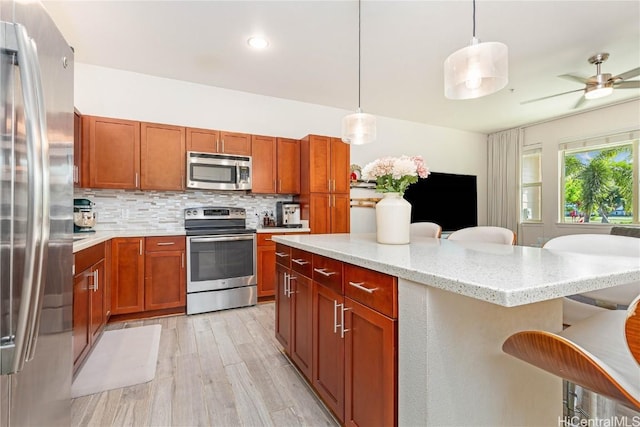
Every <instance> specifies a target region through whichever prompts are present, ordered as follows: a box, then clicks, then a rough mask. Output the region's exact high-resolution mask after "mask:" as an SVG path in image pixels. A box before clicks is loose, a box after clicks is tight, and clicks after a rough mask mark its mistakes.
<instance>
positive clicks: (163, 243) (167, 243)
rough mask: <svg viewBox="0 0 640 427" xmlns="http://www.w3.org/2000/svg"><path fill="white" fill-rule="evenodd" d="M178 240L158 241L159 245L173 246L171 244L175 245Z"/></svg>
mask: <svg viewBox="0 0 640 427" xmlns="http://www.w3.org/2000/svg"><path fill="white" fill-rule="evenodd" d="M175 244H176V242H158V243H157V245H158V246H171V245H175Z"/></svg>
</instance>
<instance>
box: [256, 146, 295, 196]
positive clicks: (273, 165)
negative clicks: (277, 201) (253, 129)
mask: <svg viewBox="0 0 640 427" xmlns="http://www.w3.org/2000/svg"><path fill="white" fill-rule="evenodd" d="M251 145H252V152H253V163H252V168H253V170H252V179H253V182H252V184H251V192H252V193H263V194H265V193H266V194H274V193H276V192H277V185H276V184H277V182H276V180H277V178H276V177H277V167H278V157H277V146H276V138H274V137H271V136H258V135H253V137H252V141H251ZM298 167H300V165H299V162H298Z"/></svg>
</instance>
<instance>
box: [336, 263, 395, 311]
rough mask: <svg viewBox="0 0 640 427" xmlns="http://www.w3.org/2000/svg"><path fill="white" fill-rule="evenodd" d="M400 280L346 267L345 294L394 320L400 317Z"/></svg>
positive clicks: (354, 267)
mask: <svg viewBox="0 0 640 427" xmlns="http://www.w3.org/2000/svg"><path fill="white" fill-rule="evenodd" d="M397 288H398V280H397V279H396V278H395V277H393V276H389V275H388V274H384V273H379V272H377V271H373V270H368V269H366V268H362V267H357V266H355V265H351V264H345V265H344V294H345V295H346V296H348V297H349V298H351V299H353V300H355V301H358V302H359V303H361V304H364V305H366V306H367V307H369V308H372V309H374V310H376V311H378V312H380V313H382V314H384V315H386V316H389V317H391V318H393V319H395V318H397V317H398V300H397V295H398V291H397Z"/></svg>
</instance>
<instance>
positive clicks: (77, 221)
mask: <svg viewBox="0 0 640 427" xmlns="http://www.w3.org/2000/svg"><path fill="white" fill-rule="evenodd" d="M93 205H94V203H93V202H92V201H91V200H89V199H73V232H74V233H94V232H95V230H94V229H93V227H95V225H96V213H95V212H94V211H93Z"/></svg>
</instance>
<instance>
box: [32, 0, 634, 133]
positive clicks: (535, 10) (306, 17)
mask: <svg viewBox="0 0 640 427" xmlns="http://www.w3.org/2000/svg"><path fill="white" fill-rule="evenodd" d="M43 3H44V5H45V7H46V8H47V9H48V10H49V12H50V14H51V16H52V17H53V19H54V20H55V22H56V23H57V24H58V26H59V28H60V29H61V31H62V33H63V34H64V35H65V37H66V38H67V40H68V41H69V43H70V44H71V45H72V46H73V47H74V48H75V52H76V61H78V62H82V63H87V64H94V65H100V66H104V67H111V68H116V69H121V70H129V71H135V72H139V73H144V74H150V75H154V76H161V77H167V78H172V79H178V80H185V81H190V82H197V83H201V84H205V85H211V86H217V87H222V88H228V89H234V90H239V91H244V92H250V93H256V94H262V95H267V96H272V97H278V98H285V99H292V100H297V101H303V102H308V103H313V104H320V105H326V106H331V107H337V108H342V109H346V110H355V108H356V107H357V103H358V72H357V70H358V60H357V58H358V56H357V52H358V51H357V46H358V44H357V42H358V38H357V37H358V26H357V22H358V21H357V20H358V3H357V2H356V1H347V0H341V1H329V0H322V1H303V0H299V1H240V0H235V1H132V0H130V1H115V0H114V1H43ZM476 22H477V31H476V34H477V36H478V38H479V39H480V40H481V41H500V42H503V43H505V44H507V46H508V47H509V83H508V85H507V87H506V88H505V89H503V90H502V91H500V92H498V93H496V94H493V95H490V96H486V97H484V98H480V99H474V100H464V101H452V100H448V99H446V98H445V97H444V94H443V93H444V91H443V62H444V60H445V58H446V57H447V56H448V55H449V54H451V53H452V52H454V51H455V50H457V49H459V48H462V47H464V46H466V45H467V44H468V43H469V41H470V39H471V32H472V2H471V1H470V0H469V1H458V0H446V1H383V0H379V1H378V0H367V1H363V3H362V103H361V104H362V108H363V110H364V111H365V112H368V113H372V114H376V115H381V116H387V117H393V118H398V119H404V120H410V121H415V122H423V123H429V124H433V125H438V126H445V127H452V128H457V129H464V130H470V131H477V132H483V133H490V132H493V131H496V130H500V129H507V128H511V127H514V126H518V125H523V124H527V123H532V122H536V121H540V120H544V119H547V118H550V117H555V116H559V115H566V114H569V113H572V112H575V111H582V110H585V109H589V108H594V107H600V106H603V105H607V104H611V103H617V102H622V101H623V100H628V99H631V98H639V97H640V89H624V90H623V89H617V90H616V91H615V92H614V94H613V95H611V96H609V97H607V98H603V99H599V100H594V101H589V102H587V103H586V105H585V106H584V107H581V108H580V109H579V110H574V109H573V107H574V105H575V104H576V102H577V101H578V99H579V97H580V95H581V93H573V94H568V95H563V96H559V97H556V98H552V99H549V100H544V101H539V102H535V103H531V104H527V105H520V102H522V101H525V100H528V99H532V98H539V97H543V96H547V95H551V94H554V93H560V92H566V91H570V90H574V89H580V87H581V85H580V84H579V83H576V82H572V81H569V80H565V79H561V78H558V77H557V76H559V75H561V74H568V73H571V74H577V75H581V76H584V77H589V76H592V75H594V74H595V66H593V65H591V64H589V63H588V62H587V58H588V57H589V56H591V55H593V54H595V53H598V52H608V53H609V54H610V57H609V60H608V61H607V62H605V63H604V64H603V65H602V71H603V72H606V73H611V74H613V75H617V74H620V73H623V72H625V71H627V70H630V69H632V68H636V67H639V66H640V1H637V0H627V1H609V0H604V1H575V0H573V1H541V0H536V1H485V0H478V1H477V17H476ZM255 34H264V35H265V36H267V37H268V38H269V40H270V43H271V45H270V47H269V48H268V49H267V50H265V51H260V52H256V51H252V50H250V49H249V48H248V46H247V39H248V38H249V37H250V36H252V35H255ZM638 79H639V78H638V77H636V78H634V79H633V80H638Z"/></svg>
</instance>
